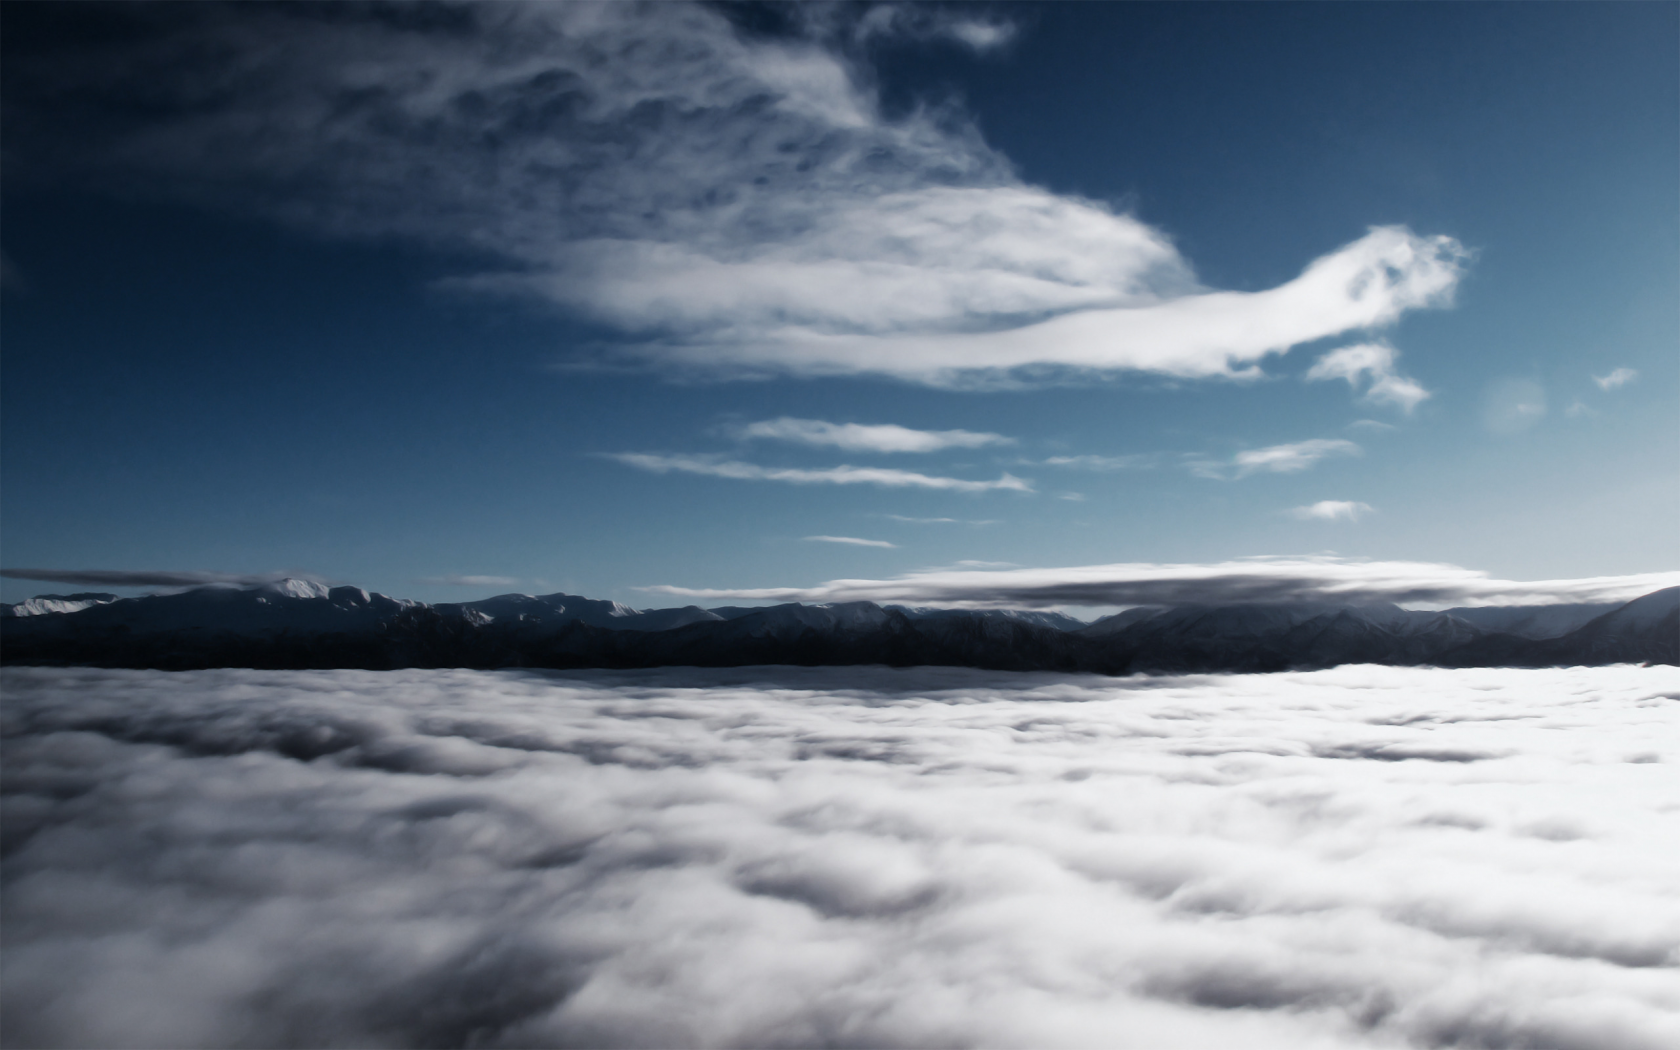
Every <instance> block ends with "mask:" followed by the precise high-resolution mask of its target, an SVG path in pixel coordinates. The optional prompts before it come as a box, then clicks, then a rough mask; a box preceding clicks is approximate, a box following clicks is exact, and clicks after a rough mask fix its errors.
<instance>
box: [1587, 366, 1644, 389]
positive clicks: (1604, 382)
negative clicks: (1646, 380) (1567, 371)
mask: <svg viewBox="0 0 1680 1050" xmlns="http://www.w3.org/2000/svg"><path fill="white" fill-rule="evenodd" d="M1638 377H1639V372H1638V370H1636V369H1632V368H1616V369H1612V370H1611V371H1610V373H1609V374H1608V375H1601V376H1593V377H1592V381H1593V382H1595V383H1597V384H1598V388H1599V389H1600V390H1615V389H1616V388H1617V387H1622V386H1626V385H1627V384H1629V383H1631V382H1633V381H1634V380H1635V379H1637V378H1638Z"/></svg>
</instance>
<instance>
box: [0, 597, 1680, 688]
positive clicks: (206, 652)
mask: <svg viewBox="0 0 1680 1050" xmlns="http://www.w3.org/2000/svg"><path fill="white" fill-rule="evenodd" d="M26 606H27V607H28V608H27V609H24V607H26ZM0 643H3V648H0V660H3V661H4V662H5V663H10V664H85V665H92V666H101V667H150V668H164V669H176V670H185V669H191V668H204V667H262V668H338V667H344V668H373V669H387V668H399V667H476V668H495V667H553V668H578V667H657V666H677V665H688V666H700V667H734V666H746V665H752V664H798V665H806V666H820V665H852V664H887V665H890V666H912V665H918V664H934V665H947V666H963V667H980V668H988V669H993V670H1020V671H1026V670H1056V671H1094V672H1099V673H1103V674H1131V673H1139V672H1145V673H1155V672H1200V671H1225V672H1265V671H1281V670H1288V669H1296V668H1316V667H1333V666H1336V665H1338V664H1347V663H1374V664H1394V665H1416V664H1432V665H1437V666H1445V667H1494V666H1512V667H1545V666H1561V665H1573V664H1613V663H1652V662H1654V663H1667V664H1676V663H1680V588H1668V589H1666V590H1661V591H1657V592H1655V593H1652V594H1648V595H1646V596H1645V597H1643V598H1639V599H1636V600H1634V601H1631V602H1628V603H1626V604H1624V605H1603V606H1586V605H1573V606H1553V607H1542V608H1532V607H1530V608H1520V609H1519V608H1497V609H1453V610H1448V611H1446V612H1410V611H1407V610H1404V609H1401V608H1399V607H1397V606H1394V605H1333V604H1324V603H1287V604H1286V603H1272V604H1239V605H1185V606H1178V607H1174V608H1159V609H1133V610H1130V611H1128V612H1125V613H1121V614H1120V615H1118V616H1114V617H1109V618H1107V619H1104V620H1100V621H1098V622H1097V623H1095V624H1091V625H1084V624H1082V623H1081V622H1080V621H1078V620H1074V619H1072V618H1071V617H1067V616H1063V615H1061V614H1058V613H1042V612H1031V611H1022V610H983V611H971V610H961V609H925V608H916V609H909V608H904V607H901V606H886V607H882V606H879V605H876V604H874V603H873V602H847V603H842V604H835V605H801V604H798V603H793V604H788V605H777V606H771V607H769V608H750V609H749V608H740V607H728V608H719V609H712V610H707V609H701V608H698V607H696V606H688V607H686V608H681V609H654V610H636V609H631V608H629V607H628V606H624V605H620V604H619V603H617V602H608V601H598V600H593V599H589V598H580V597H577V596H575V595H568V594H549V595H542V596H539V597H533V596H531V595H522V594H504V595H500V596H497V597H494V598H487V599H484V600H483V601H478V602H462V603H453V604H443V605H426V604H424V603H421V602H413V601H407V600H403V599H397V598H389V597H386V596H385V595H382V594H370V593H368V592H367V591H363V590H360V589H358V588H355V587H334V588H331V589H330V590H329V589H328V588H326V587H323V586H321V585H319V584H314V583H306V582H303V581H297V580H286V581H281V582H280V583H276V584H269V585H265V586H262V587H254V588H245V589H234V588H209V587H207V588H200V589H198V590H192V591H187V592H184V593H181V594H172V595H157V596H152V597H146V598H128V599H120V600H111V596H109V595H103V594H102V595H70V596H53V595H43V596H41V597H40V598H35V599H31V600H30V601H29V602H25V603H20V605H19V606H16V607H14V606H6V607H0Z"/></svg>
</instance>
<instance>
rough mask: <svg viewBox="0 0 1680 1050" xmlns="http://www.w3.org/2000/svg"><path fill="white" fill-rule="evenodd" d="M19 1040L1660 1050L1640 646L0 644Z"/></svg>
mask: <svg viewBox="0 0 1680 1050" xmlns="http://www.w3.org/2000/svg"><path fill="white" fill-rule="evenodd" d="M4 683H5V686H6V695H7V702H6V705H5V708H4V712H3V715H4V727H5V748H6V750H5V782H4V783H5V790H6V821H5V831H6V854H5V862H4V863H5V882H4V908H5V913H4V917H5V937H6V952H5V954H4V957H3V959H0V965H3V967H4V976H5V981H4V995H5V1003H4V1005H5V1009H6V1031H5V1039H6V1041H7V1043H9V1044H11V1045H16V1046H71V1045H81V1046H87V1045H98V1046H116V1045H121V1046H161V1045H169V1046H277V1045H355V1046H393V1045H401V1046H422V1045H423V1046H466V1045H472V1046H518V1047H527V1046H767V1045H768V1046H835V1045H846V1046H856V1045H869V1046H928V1045H937V1046H1032V1047H1042V1046H1078V1047H1085V1046H1113V1047H1148V1048H1161V1047H1233V1046H1240V1047H1259V1048H1263V1047H1287V1048H1290V1050H1296V1048H1301V1047H1342V1048H1347V1047H1392V1046H1401V1045H1407V1046H1440V1047H1447V1046H1535V1047H1539V1046H1543V1047H1569V1048H1581V1050H1587V1048H1592V1050H1635V1048H1651V1050H1655V1048H1657V1047H1669V1046H1674V1045H1677V1044H1680V984H1677V983H1676V982H1675V980H1674V968H1675V966H1676V965H1677V964H1680V958H1677V956H1676V949H1675V946H1676V944H1677V943H1680V891H1677V890H1676V887H1680V858H1677V857H1676V855H1675V853H1674V850H1673V849H1672V846H1671V844H1672V843H1673V842H1674V841H1675V840H1676V838H1677V837H1680V824H1677V820H1680V818H1677V814H1680V787H1677V785H1676V781H1675V779H1674V777H1673V776H1672V773H1671V771H1670V765H1671V763H1673V762H1674V761H1676V760H1680V752H1676V751H1675V749H1674V746H1673V741H1674V740H1675V739H1677V736H1676V733H1675V729H1676V728H1677V727H1676V720H1677V712H1680V707H1677V700H1680V677H1677V676H1676V673H1675V671H1674V669H1672V668H1639V667H1615V668H1596V669H1573V670H1546V671H1510V670H1500V671H1443V670H1423V669H1395V668H1374V667H1344V668H1340V669H1337V670H1334V671H1321V672H1313V673H1298V674H1280V675H1270V676H1251V677H1242V676H1237V677H1192V678H1157V679H1143V678H1139V679H1120V680H1111V679H1097V678H1089V677H1073V676H1056V675H1026V676H1018V677H1015V678H1011V679H1007V680H1000V679H999V678H998V677H997V676H995V675H986V674H980V673H976V672H970V671H962V670H938V669H922V670H914V671H888V670H884V669H867V668H863V669H859V668H851V669H845V670H836V669H814V670H800V669H790V668H757V669H746V670H741V671H734V672H700V671H694V670H684V671H659V672H636V673H611V672H605V673H592V674H587V675H577V674H567V675H554V674H535V673H527V672H489V673H487V672H465V671H463V672H442V673H438V672H397V673H385V674H379V673H371V672H290V673H285V672H251V671H235V670H223V671H207V672H193V673H187V674H165V673H155V672H129V671H91V670H73V669H57V670H54V669H39V668H8V669H6V671H5V672H4Z"/></svg>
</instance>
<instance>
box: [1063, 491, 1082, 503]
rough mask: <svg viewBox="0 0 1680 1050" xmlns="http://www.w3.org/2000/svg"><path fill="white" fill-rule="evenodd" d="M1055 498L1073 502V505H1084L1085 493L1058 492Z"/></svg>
mask: <svg viewBox="0 0 1680 1050" xmlns="http://www.w3.org/2000/svg"><path fill="white" fill-rule="evenodd" d="M1056 498H1057V499H1065V500H1068V501H1070V502H1073V503H1084V502H1085V493H1083V492H1058V493H1057V494H1056Z"/></svg>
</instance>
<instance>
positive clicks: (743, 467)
mask: <svg viewBox="0 0 1680 1050" xmlns="http://www.w3.org/2000/svg"><path fill="white" fill-rule="evenodd" d="M603 458H605V459H612V460H617V461H618V462H620V463H623V464H625V465H626V466H631V467H635V468H636V469H638V470H646V471H651V472H653V473H655V474H667V473H670V472H672V471H677V472H679V473H684V474H704V475H707V476H709V477H716V478H735V479H737V480H741V481H785V482H789V483H791V484H795V485H880V486H882V487H884V488H921V489H946V490H949V491H952V492H992V491H996V490H1009V491H1012V492H1031V491H1032V486H1031V485H1030V484H1028V483H1027V482H1025V481H1022V480H1021V479H1020V478H1018V477H1015V476H1014V475H1013V474H1009V473H1007V472H1006V473H1004V474H1003V476H1002V477H999V478H998V479H997V480H996V481H966V480H964V479H962V478H946V477H939V476H937V475H930V474H918V473H916V472H914V471H910V470H894V469H892V468H890V467H852V466H846V465H841V466H838V467H824V468H821V469H816V470H807V469H801V468H796V467H762V466H759V465H758V464H756V463H742V462H740V461H739V460H726V459H715V458H712V457H709V456H656V455H651V454H648V453H642V452H614V453H607V454H605V455H604V456H603Z"/></svg>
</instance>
